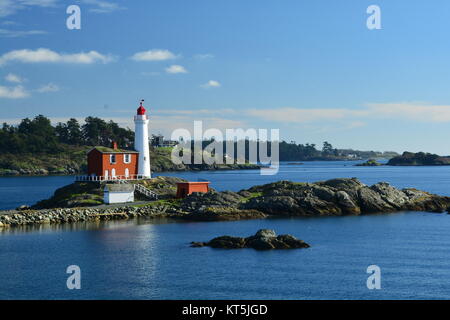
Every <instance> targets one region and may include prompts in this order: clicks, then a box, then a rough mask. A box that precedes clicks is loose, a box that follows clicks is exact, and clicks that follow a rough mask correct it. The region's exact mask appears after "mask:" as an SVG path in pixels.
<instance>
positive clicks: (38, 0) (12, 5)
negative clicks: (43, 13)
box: [0, 0, 58, 17]
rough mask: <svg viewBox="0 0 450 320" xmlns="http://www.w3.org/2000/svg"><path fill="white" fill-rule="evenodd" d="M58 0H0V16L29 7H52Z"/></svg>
mask: <svg viewBox="0 0 450 320" xmlns="http://www.w3.org/2000/svg"><path fill="white" fill-rule="evenodd" d="M57 1H58V0H0V17H6V16H9V15H12V14H15V13H16V12H17V11H19V10H23V9H26V8H29V7H33V6H35V7H43V8H47V7H53V6H55V4H56V3H57Z"/></svg>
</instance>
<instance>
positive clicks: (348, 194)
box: [180, 178, 450, 220]
mask: <svg viewBox="0 0 450 320" xmlns="http://www.w3.org/2000/svg"><path fill="white" fill-rule="evenodd" d="M449 207H450V197H443V196H438V195H434V194H430V193H428V192H425V191H420V190H416V189H412V188H406V189H402V190H399V189H397V188H394V187H393V186H391V185H389V184H388V183H385V182H380V183H377V184H374V185H372V186H367V185H365V184H364V183H362V182H360V181H359V180H358V179H356V178H352V179H346V178H345V179H344V178H342V179H332V180H327V181H322V182H316V183H298V182H291V181H278V182H274V183H270V184H266V185H262V186H255V187H252V188H250V189H248V190H243V191H240V192H238V193H236V192H230V191H227V192H219V193H207V194H193V195H191V196H190V197H187V198H186V199H183V201H182V202H181V204H180V208H181V209H182V210H183V211H184V212H186V213H187V214H185V215H183V219H192V220H220V219H221V217H222V218H225V216H226V220H230V219H242V218H243V216H244V217H245V218H262V217H263V216H262V215H261V214H263V215H271V216H326V215H328V216H329V215H336V216H340V215H359V214H371V213H387V212H395V211H430V212H445V211H447V209H448V208H449Z"/></svg>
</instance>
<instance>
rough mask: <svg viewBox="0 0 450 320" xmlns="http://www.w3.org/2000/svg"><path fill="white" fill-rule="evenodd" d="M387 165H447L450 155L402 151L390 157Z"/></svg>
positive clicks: (449, 162)
mask: <svg viewBox="0 0 450 320" xmlns="http://www.w3.org/2000/svg"><path fill="white" fill-rule="evenodd" d="M387 165H388V166H448V165H450V157H442V156H439V155H437V154H432V153H425V152H417V153H414V152H407V151H405V152H403V154H402V155H401V156H397V157H394V158H392V159H390V160H389V161H388V163H387Z"/></svg>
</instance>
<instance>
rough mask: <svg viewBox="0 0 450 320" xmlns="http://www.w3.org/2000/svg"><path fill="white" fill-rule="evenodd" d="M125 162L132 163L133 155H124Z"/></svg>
mask: <svg viewBox="0 0 450 320" xmlns="http://www.w3.org/2000/svg"><path fill="white" fill-rule="evenodd" d="M123 162H124V163H130V162H131V155H129V154H124V155H123Z"/></svg>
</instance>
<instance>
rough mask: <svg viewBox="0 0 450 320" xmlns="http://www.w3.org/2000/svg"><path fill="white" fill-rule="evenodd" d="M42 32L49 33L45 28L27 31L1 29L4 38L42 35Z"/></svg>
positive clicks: (0, 33) (0, 35)
mask: <svg viewBox="0 0 450 320" xmlns="http://www.w3.org/2000/svg"><path fill="white" fill-rule="evenodd" d="M0 1H1V0H0ZM41 34H47V32H46V31H43V30H26V31H23V30H7V29H0V37H4V38H19V37H27V36H34V35H41Z"/></svg>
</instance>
